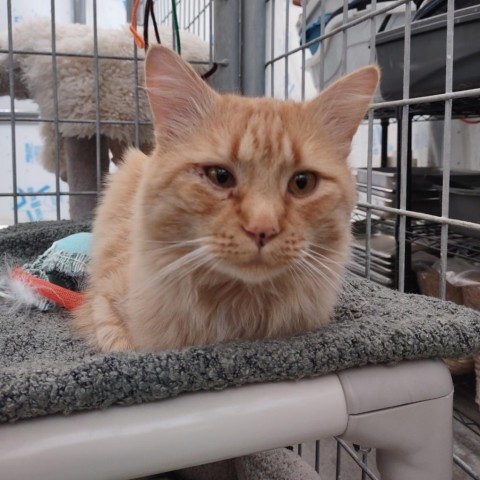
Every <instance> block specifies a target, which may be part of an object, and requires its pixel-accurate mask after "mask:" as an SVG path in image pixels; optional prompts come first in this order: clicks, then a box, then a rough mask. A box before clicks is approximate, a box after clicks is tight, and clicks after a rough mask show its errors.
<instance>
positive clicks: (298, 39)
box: [265, 0, 480, 478]
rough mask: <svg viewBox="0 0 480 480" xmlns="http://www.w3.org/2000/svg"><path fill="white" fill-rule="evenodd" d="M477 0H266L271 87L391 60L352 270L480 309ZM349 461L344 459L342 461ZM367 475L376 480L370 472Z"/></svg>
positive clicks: (283, 93) (357, 164) (373, 114)
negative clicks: (476, 296) (478, 295)
mask: <svg viewBox="0 0 480 480" xmlns="http://www.w3.org/2000/svg"><path fill="white" fill-rule="evenodd" d="M477 3H478V2H475V1H474V2H464V3H454V2H453V0H448V1H447V0H445V1H436V2H421V1H416V2H411V1H408V0H399V1H378V0H366V1H355V0H353V1H348V0H309V1H307V0H302V1H300V0H299V1H293V2H290V1H280V0H267V1H266V11H267V14H266V17H267V22H266V23H267V32H266V37H267V50H266V57H267V58H266V64H265V86H266V93H267V95H269V96H272V97H275V98H280V99H283V98H284V99H288V98H293V99H297V100H303V99H309V98H311V97H313V96H314V95H316V94H317V92H319V91H321V90H322V89H323V88H325V87H327V86H328V85H331V84H332V83H333V82H334V81H335V80H337V79H338V78H340V77H341V76H342V75H343V74H345V73H350V72H352V71H353V70H355V69H356V68H359V67H361V66H364V65H367V64H372V63H378V64H379V65H380V67H381V68H382V75H383V78H382V81H381V87H380V89H379V92H378V94H377V96H376V98H375V100H374V102H373V104H372V106H371V108H370V109H369V112H368V115H367V117H366V118H365V121H364V123H363V125H361V127H360V128H359V130H358V132H357V134H356V136H355V138H354V141H353V146H352V153H351V155H350V158H349V161H350V164H351V166H352V168H353V169H354V170H355V171H356V176H357V193H358V198H359V201H358V206H357V209H356V211H355V213H354V216H353V219H352V225H353V231H354V234H355V235H354V236H355V238H354V244H353V261H352V264H351V265H350V268H351V270H353V271H354V272H355V273H358V274H360V275H363V276H366V277H367V278H370V279H372V280H374V281H376V282H378V283H381V284H383V285H386V286H389V287H394V288H397V289H399V290H401V291H408V292H417V293H418V292H420V293H425V294H430V295H434V296H437V297H439V298H448V299H449V300H454V301H455V300H456V301H457V303H463V304H466V305H468V306H471V307H474V308H480V304H474V303H472V302H471V300H469V299H470V298H471V297H470V295H473V292H474V291H475V292H477V291H479V292H480V290H478V289H480V286H479V282H478V280H479V279H480V275H479V260H480V259H479V257H478V256H477V254H476V246H477V243H478V239H477V238H478V236H479V232H480V225H479V221H480V217H478V216H477V215H476V214H474V213H473V212H474V211H475V212H476V211H478V210H477V209H476V207H474V206H473V205H474V202H475V198H478V197H477V195H478V191H479V190H480V177H479V173H480V156H479V154H478V151H479V148H478V147H479V146H480V145H479V141H478V138H479V137H478V133H480V130H479V128H480V126H479V125H478V122H479V120H477V119H478V118H479V117H480V108H479V106H480V103H479V102H480V100H479V95H480V88H479V87H480V74H479V72H478V71H477V68H476V65H477V66H478V61H479V59H480V49H479V47H478V45H479V44H478V33H475V32H474V31H475V29H476V28H478V26H479V25H480V24H479V23H478V18H479V6H478V5H477ZM474 25H476V26H474ZM427 32H428V33H427ZM470 42H476V46H475V47H473V48H472V49H471V51H470V49H469V44H470ZM470 55H471V56H470ZM467 56H470V57H469V59H467V58H466V57H467ZM464 69H465V70H464ZM467 70H468V71H469V73H465V72H466V71H467ZM433 78H435V80H433ZM460 197H461V198H462V200H463V202H462V201H460V202H458V200H459V198H460ZM467 199H468V200H467ZM470 202H472V203H470ZM458 203H460V204H462V205H463V208H462V207H460V210H462V211H460V210H459V209H458V208H457V204H458ZM466 279H468V280H466ZM450 281H453V284H452V283H451V282H450ZM470 282H471V283H470ZM467 284H468V286H467ZM469 289H471V290H470V291H469ZM465 294H467V295H465ZM465 296H466V297H467V300H466V301H465ZM470 365H471V362H470ZM453 368H455V367H453ZM471 368H472V367H471ZM470 375H471V376H470V377H469V378H470V382H471V384H473V386H474V387H473V388H475V378H474V376H473V375H472V374H471V373H470ZM462 378H464V377H462ZM474 395H475V394H473V395H470V402H471V404H473V396H474ZM475 408H478V407H474V409H475ZM473 417H474V419H473V418H472V417H469V416H468V415H467V416H462V415H461V414H457V415H456V420H457V421H460V419H461V418H463V419H464V420H465V418H467V420H466V423H465V422H464V424H467V425H469V426H470V427H471V425H477V423H478V421H479V416H478V415H473ZM476 422H477V423H476ZM458 428H460V427H458ZM473 430H475V429H473ZM473 430H472V431H471V435H472V436H471V441H472V443H473V444H474V445H476V446H477V447H478V442H479V440H480V438H479V437H478V432H477V433H475V432H474V431H473ZM456 433H457V446H456V447H455V453H456V455H455V458H454V460H455V464H456V468H457V471H456V472H455V478H478V471H480V468H479V463H478V456H476V455H469V454H468V452H467V453H466V452H465V451H463V450H462V446H461V442H465V441H466V440H465V438H463V437H462V438H460V437H461V435H460V434H458V432H457V431H456ZM459 435H460V436H459ZM459 442H460V443H459ZM467 443H468V441H467ZM477 447H475V448H477ZM475 448H474V450H475ZM345 449H347V456H352V457H353V456H355V458H356V461H358V464H361V463H362V458H365V459H368V455H367V453H366V452H362V453H361V454H360V456H358V452H355V449H352V448H351V447H348V446H347V445H346V444H345V443H344V442H343V441H341V442H339V444H338V451H339V452H342V451H344V450H345ZM460 456H462V458H460ZM343 457H345V451H344V454H343ZM467 457H468V458H467ZM469 462H470V465H469ZM341 463H342V461H341V458H337V464H338V467H339V468H340V469H341ZM352 474H353V473H352ZM340 475H342V476H341V478H350V477H344V476H343V475H348V473H345V472H344V473H342V474H340V473H337V478H340ZM361 475H362V477H361V478H374V473H373V472H371V471H369V470H367V469H365V468H364V469H363V471H362V474H361ZM352 478H358V477H352Z"/></svg>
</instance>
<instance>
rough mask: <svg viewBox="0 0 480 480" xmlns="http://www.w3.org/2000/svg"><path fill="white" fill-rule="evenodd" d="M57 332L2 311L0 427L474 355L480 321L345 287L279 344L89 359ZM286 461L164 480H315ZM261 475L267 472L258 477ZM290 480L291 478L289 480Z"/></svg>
mask: <svg viewBox="0 0 480 480" xmlns="http://www.w3.org/2000/svg"><path fill="white" fill-rule="evenodd" d="M88 228H89V226H88V225H87V224H79V223H72V222H45V223H43V222H42V223H37V224H24V225H19V226H17V227H10V228H7V229H5V230H3V231H1V233H0V252H3V253H4V254H6V256H7V258H8V259H9V260H8V261H9V263H11V262H14V263H16V264H23V263H24V262H25V261H27V260H30V259H32V258H33V257H34V256H36V255H38V254H40V253H42V252H43V251H44V250H46V249H47V248H48V247H49V246H50V245H51V244H52V242H53V241H55V240H58V239H60V238H62V237H65V236H67V235H69V234H72V233H76V232H80V231H86V230H88ZM66 320H67V314H66V313H65V312H64V311H60V310H59V311H54V312H49V313H42V312H39V311H36V310H31V311H30V312H17V313H12V312H11V308H10V305H9V304H8V303H6V302H3V301H1V300H0V365H1V366H0V422H14V421H18V420H23V419H29V418H33V417H38V416H42V415H51V414H55V413H64V414H69V413H71V412H75V411H80V410H93V409H100V408H108V407H110V406H113V405H133V404H138V403H144V402H153V401H158V400H161V399H164V398H167V397H172V396H175V395H178V394H181V393H183V392H194V391H198V390H212V389H216V390H219V389H225V388H227V387H232V386H240V385H244V384H248V383H258V382H273V381H282V380H290V379H300V378H304V377H311V376H318V375H325V374H328V373H331V372H336V371H339V370H343V369H348V368H352V367H356V366H363V365H366V364H369V363H390V362H399V361H401V360H406V359H424V358H443V357H461V356H465V355H469V354H473V353H478V352H480V313H478V312H476V311H474V310H470V309H467V308H464V307H461V306H457V305H455V304H452V303H448V302H441V301H439V300H436V299H434V298H429V297H423V296H418V295H406V294H401V293H398V292H395V291H392V290H389V289H386V288H383V287H380V286H378V285H376V284H374V283H372V282H369V281H367V280H364V279H361V278H358V277H355V276H349V277H348V278H347V281H346V283H345V293H344V294H343V295H342V297H341V300H340V304H339V307H338V308H337V310H336V314H335V319H334V321H333V322H332V323H331V324H330V325H328V326H326V327H324V328H322V329H320V330H318V331H315V332H312V333H308V334H304V335H298V336H296V337H293V338H290V339H285V340H266V341H242V342H228V343H222V344H217V345H212V346H208V347H194V348H188V349H185V350H182V351H168V352H159V353H141V354H140V353H115V354H106V355H99V354H96V353H94V352H92V351H91V350H90V349H89V348H88V347H87V346H86V345H85V344H84V343H83V342H82V341H80V340H77V339H74V338H73V337H72V335H71V333H70V331H69V329H68V327H67V325H66ZM295 459H296V457H295ZM295 459H294V456H293V455H290V453H289V452H287V451H285V450H275V451H273V452H271V453H268V454H266V453H264V454H259V456H255V455H251V456H248V457H243V458H242V459H235V460H232V461H229V462H221V464H214V465H211V466H209V467H208V468H207V467H205V468H203V470H202V469H196V470H186V471H183V472H179V473H176V474H175V475H177V476H176V477H173V478H185V479H187V480H189V479H194V480H201V479H204V478H205V479H207V478H215V479H216V480H219V479H221V478H226V479H227V478H228V479H231V478H239V479H240V478H242V479H252V480H253V479H258V480H260V479H261V478H265V479H267V478H276V479H283V480H287V479H288V480H290V479H291V480H293V479H294V478H303V479H309V480H310V479H314V478H318V476H316V474H315V472H313V470H311V469H310V468H309V467H308V466H307V465H306V464H304V463H303V462H302V461H297V460H295ZM295 462H297V463H295ZM281 465H283V466H284V467H285V465H288V468H287V467H285V468H284V467H281ZM268 468H270V469H274V470H270V473H267V474H265V472H268V471H269V470H268ZM303 468H305V470H304V471H302V472H303V473H298V472H299V471H300V470H297V469H303ZM229 469H230V470H229ZM232 469H233V470H232ZM275 469H276V470H275ZM292 469H293V470H292ZM232 471H234V472H235V474H232ZM272 471H273V472H274V473H272ZM212 472H215V474H212ZM222 472H223V473H222ZM225 472H226V473H225ZM229 472H230V473H229ZM280 472H282V473H280ZM288 472H290V473H288ZM292 472H296V475H297V476H296V477H295V476H289V475H293V474H292ZM182 475H183V476H182ZM202 475H204V476H202ZM235 475H237V477H235ZM262 475H264V476H262ZM165 478H170V477H168V476H167V477H165Z"/></svg>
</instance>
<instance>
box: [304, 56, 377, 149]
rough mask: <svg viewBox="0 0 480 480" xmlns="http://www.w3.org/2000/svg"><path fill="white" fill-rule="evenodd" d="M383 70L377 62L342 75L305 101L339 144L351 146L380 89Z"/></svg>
mask: <svg viewBox="0 0 480 480" xmlns="http://www.w3.org/2000/svg"><path fill="white" fill-rule="evenodd" d="M379 79H380V70H379V69H378V67H376V66H374V65H370V66H367V67H363V68H360V69H359V70H356V71H355V72H353V73H351V74H349V75H347V76H345V77H343V78H341V79H340V80H338V81H336V82H335V83H334V84H332V85H330V86H329V87H328V88H327V89H326V90H324V91H323V92H322V93H320V94H319V95H318V96H317V97H316V98H314V99H313V100H311V101H310V102H308V103H307V104H306V108H307V111H308V113H309V115H310V116H311V117H312V118H313V119H314V120H315V122H316V124H317V125H318V126H319V127H320V128H325V127H326V128H328V129H329V133H330V134H331V135H334V136H335V137H334V138H336V139H337V141H338V142H339V146H340V147H342V146H344V147H346V148H348V149H349V148H350V143H351V141H352V137H353V135H354V134H355V132H356V131H357V128H358V126H359V124H360V122H361V121H362V119H363V118H364V116H365V114H366V113H367V110H368V106H369V104H370V102H371V100H372V97H373V95H374V93H375V90H376V89H377V86H378V82H379Z"/></svg>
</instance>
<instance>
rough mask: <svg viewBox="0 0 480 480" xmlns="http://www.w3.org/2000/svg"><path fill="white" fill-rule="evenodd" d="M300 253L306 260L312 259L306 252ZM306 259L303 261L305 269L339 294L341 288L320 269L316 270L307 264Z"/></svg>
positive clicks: (313, 266)
mask: <svg viewBox="0 0 480 480" xmlns="http://www.w3.org/2000/svg"><path fill="white" fill-rule="evenodd" d="M302 253H303V254H304V255H306V257H307V258H312V257H311V255H310V254H309V253H308V252H307V251H305V250H303V251H302ZM307 258H304V259H303V260H304V262H305V265H306V266H307V268H309V269H311V270H312V271H313V272H314V273H316V274H318V275H320V276H321V277H322V278H323V279H324V280H325V281H326V282H327V283H328V284H329V285H330V286H331V287H332V288H333V289H334V290H335V292H337V293H340V292H341V287H340V286H339V285H338V284H336V283H335V282H333V281H332V279H331V278H329V277H328V275H327V274H326V273H325V272H324V271H323V270H322V269H321V268H318V267H317V266H315V265H313V264H312V263H311V262H309V261H308V260H307Z"/></svg>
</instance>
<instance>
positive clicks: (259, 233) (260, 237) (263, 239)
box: [243, 226, 279, 248]
mask: <svg viewBox="0 0 480 480" xmlns="http://www.w3.org/2000/svg"><path fill="white" fill-rule="evenodd" d="M243 230H244V232H245V233H246V234H247V235H248V236H249V237H250V238H251V239H252V240H254V241H255V243H256V244H257V247H258V248H262V247H264V246H265V245H266V244H267V243H268V242H269V241H270V240H271V239H272V238H274V237H276V236H277V235H278V233H279V232H278V229H277V228H276V227H264V226H262V227H260V226H259V227H250V228H248V229H247V228H245V227H243Z"/></svg>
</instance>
